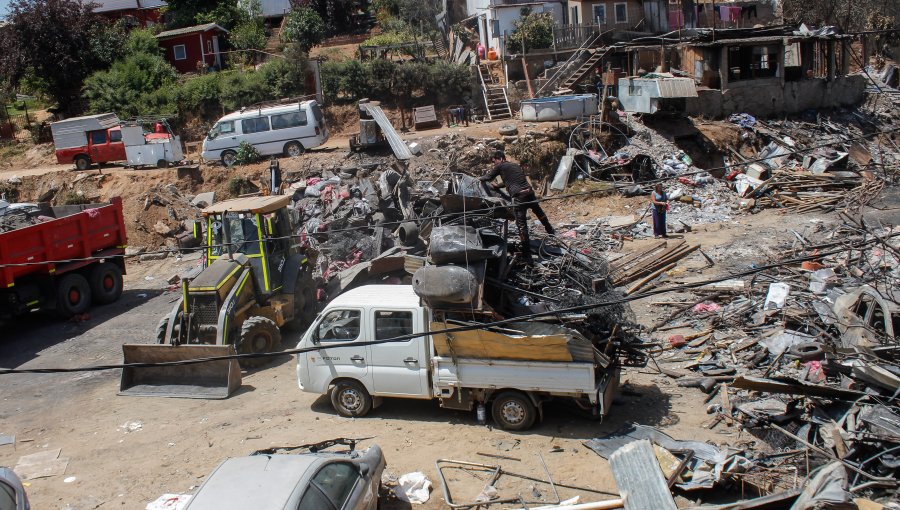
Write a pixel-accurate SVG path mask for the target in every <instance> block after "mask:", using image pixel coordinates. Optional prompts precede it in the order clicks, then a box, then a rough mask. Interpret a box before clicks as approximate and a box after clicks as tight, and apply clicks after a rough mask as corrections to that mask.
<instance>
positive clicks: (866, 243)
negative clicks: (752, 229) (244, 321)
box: [0, 233, 900, 375]
mask: <svg viewBox="0 0 900 510" xmlns="http://www.w3.org/2000/svg"><path fill="white" fill-rule="evenodd" d="M898 236H900V233H894V234H891V235H889V236H886V237H883V238H880V239H878V238H874V239H869V240H865V241H861V242H859V243H854V244H850V245H844V246H841V247H839V248H837V249H834V250H830V251H825V252H819V253H815V254H812V255H806V256H803V257H794V258H791V259H786V260H781V261H778V262H775V263H771V264H766V265H763V266H758V267H752V268H749V269H746V270H744V271H737V272H734V273H729V274H726V275H722V276H718V277H715V278H710V279H708V280H703V281H698V282H690V283H682V284H679V285H673V286H670V287H664V288H659V289H654V290H648V291H645V292H641V293H638V294H632V295H629V296H624V297H621V298H617V299H611V300H607V301H603V302H599V303H590V304H585V305H577V306H571V307H568V308H562V309H557V310H552V311H547V312H538V313H533V314H529V315H521V316H517V317H512V318H509V319H501V320H497V321H493V322H487V323H478V324H472V325H467V326H458V327H453V328H445V329H441V330H431V331H424V332H421V333H412V334H409V335H401V336H397V337H393V338H387V339H382V340H370V341H366V342H347V343H340V344H331V345H327V346H322V345H318V346H315V347H304V348H296V349H287V350H284V351H279V352H270V353H256V354H232V355H226V356H212V357H206V358H195V359H188V360H179V361H168V362H159V363H123V364H115V365H97V366H92V367H78V368H25V369H14V368H5V369H0V375H6V374H54V373H73V372H98V371H105V370H117V369H123V368H150V367H165V366H179V365H194V364H197V363H209V362H213V361H224V360H230V359H236V360H240V359H249V358H266V357H276V356H285V355H294V354H304V353H307V352H314V351H320V350H323V349H325V350H327V349H339V348H344V347H365V346H370V345H379V344H386V343H396V342H405V341H407V340H411V339H414V338H420V337H423V336H429V335H435V334H448V333H459V332H464V331H473V330H476V329H485V328H490V327H494V326H502V325H505V324H510V323H514V322H522V321H528V320H533V319H540V318H544V317H558V316H560V315H563V314H567V313H578V312H586V311H588V310H592V309H594V308H602V307H606V306H612V305H617V304H624V303H629V302H631V301H636V300H638V299H643V298H646V297H651V296H657V295H660V294H667V293H670V292H681V291H684V290H690V289H696V288H699V287H703V286H705V285H710V284H713V283H719V282H722V281H726V280H730V279H734V278H740V277H746V276H750V275H754V274H758V273H762V272H765V271H768V270H771V269H776V268H779V267H783V266H784V265H787V264H798V263H802V262H806V261H810V260H818V259H821V258H823V257H827V256H830V255H836V254H839V253H846V252H847V250H850V249H856V250H858V249H861V248H864V247H867V246H869V245H872V244H877V243H880V242H881V241H883V240H884V239H886V238H894V237H898ZM188 345H208V344H188ZM645 345H651V344H645Z"/></svg>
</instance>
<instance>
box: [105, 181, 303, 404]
mask: <svg viewBox="0 0 900 510" xmlns="http://www.w3.org/2000/svg"><path fill="white" fill-rule="evenodd" d="M290 203H291V197H290V196H289V195H275V196H260V197H249V198H237V199H233V200H226V201H224V202H219V203H216V204H213V205H212V206H210V207H208V208H206V209H204V210H203V212H202V214H203V218H204V220H205V223H206V231H205V241H206V245H207V247H206V248H205V257H204V265H203V270H202V271H201V272H200V273H199V274H197V275H196V276H195V277H193V278H184V279H183V280H182V283H181V298H180V299H179V300H178V302H177V303H176V305H175V306H174V307H173V309H172V311H171V312H169V314H168V315H166V316H165V317H163V318H162V320H161V321H160V323H159V327H158V329H157V338H156V339H157V344H156V345H153V344H129V345H123V346H122V347H123V354H124V358H125V363H126V364H133V363H157V362H170V361H181V360H187V359H196V358H205V357H213V356H223V355H227V354H235V353H263V352H272V351H275V350H277V349H278V348H279V346H280V345H281V330H280V328H282V327H291V326H295V327H297V328H300V327H303V326H306V325H308V324H309V322H310V321H311V320H312V319H313V318H314V317H315V314H316V311H317V310H316V308H317V305H316V299H315V286H314V283H313V281H312V277H311V266H312V262H311V261H310V258H309V255H308V253H306V251H305V250H304V249H302V248H300V247H299V246H298V244H297V242H296V238H293V237H291V234H292V233H293V232H294V228H293V226H294V225H293V221H292V216H291V211H290V210H289V209H288V207H287V206H288V205H289V204H290ZM201 226H202V225H201V222H199V221H198V222H196V223H195V224H194V235H195V236H198V237H199V236H201V235H202V232H203V230H202V228H201ZM268 359H270V358H249V359H246V360H242V364H243V365H244V366H245V367H247V366H256V365H258V364H261V363H263V362H264V361H265V360H268ZM240 377H241V375H240V367H239V366H238V363H237V362H236V361H235V360H221V361H214V362H207V363H197V364H187V365H171V366H162V367H159V366H149V367H129V368H126V369H124V370H123V371H122V381H121V386H120V392H119V393H120V394H122V395H137V396H166V397H189V398H226V397H228V396H229V395H230V394H231V393H232V392H233V391H235V390H236V389H237V388H238V387H240V380H241V379H240Z"/></svg>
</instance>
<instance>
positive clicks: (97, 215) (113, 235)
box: [0, 197, 127, 288]
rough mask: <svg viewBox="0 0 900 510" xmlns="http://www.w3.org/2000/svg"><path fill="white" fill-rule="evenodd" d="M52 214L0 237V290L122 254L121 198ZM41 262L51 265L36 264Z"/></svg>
mask: <svg viewBox="0 0 900 510" xmlns="http://www.w3.org/2000/svg"><path fill="white" fill-rule="evenodd" d="M53 213H54V215H55V216H56V218H55V219H53V220H50V221H46V222H44V223H38V224H36V225H30V226H27V227H22V228H19V229H16V230H12V231H9V232H3V233H0V287H2V288H6V287H12V286H13V285H14V284H15V281H16V279H17V278H21V277H23V276H27V275H30V274H34V273H55V272H57V271H59V270H62V269H65V268H63V267H62V266H64V265H65V266H66V268H69V267H71V266H73V265H74V266H78V265H87V264H89V263H90V261H85V260H80V259H87V258H89V257H95V256H98V255H99V256H111V255H115V254H121V253H124V251H125V245H126V243H127V241H126V238H125V219H124V217H123V216H122V199H121V198H118V197H116V198H113V199H112V200H111V201H110V203H108V204H90V205H82V206H64V207H55V208H53ZM73 259H75V260H73ZM44 261H51V262H50V263H47V264H35V263H36V262H44ZM52 261H71V262H66V263H65V264H55V263H52ZM8 264H28V265H18V266H17V265H8Z"/></svg>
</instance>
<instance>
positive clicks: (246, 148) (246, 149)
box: [235, 141, 262, 165]
mask: <svg viewBox="0 0 900 510" xmlns="http://www.w3.org/2000/svg"><path fill="white" fill-rule="evenodd" d="M235 159H236V160H237V162H238V163H240V164H242V165H246V164H249V163H256V162H257V161H259V160H260V159H262V156H261V155H260V154H259V151H258V150H256V147H254V146H253V145H251V144H250V142H247V141H243V142H241V144H240V145H238V150H237V156H236V158H235Z"/></svg>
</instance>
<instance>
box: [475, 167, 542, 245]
mask: <svg viewBox="0 0 900 510" xmlns="http://www.w3.org/2000/svg"><path fill="white" fill-rule="evenodd" d="M491 163H493V164H494V168H493V169H491V171H490V172H488V173H486V174H484V175H482V176H481V177H480V179H481V180H482V181H485V182H490V181H492V180H494V178H496V177H497V176H498V175H499V176H500V177H501V178H502V179H503V186H506V191H508V192H509V195H510V196H511V197H512V199H513V204H515V207H516V208H515V216H516V227H517V228H518V229H519V237H520V238H521V239H522V254H523V255H525V257H526V260H529V261H530V258H531V241H530V239H529V236H528V220H527V219H526V214H527V213H528V210H529V209H531V211H532V212H534V215H535V216H537V219H538V220H540V222H541V224H543V225H544V230H546V231H547V233H548V234H550V235H554V234H555V233H556V232H555V231H554V230H553V225H551V224H550V220H549V219H547V215H546V214H544V210H543V209H541V205H540V204H539V203H538V202H537V197H535V195H534V190H533V189H531V185H529V184H528V180H527V179H526V178H525V172H523V171H522V167H520V166H519V165H517V164H515V163H510V162H509V161H506V155H505V154H503V151H496V152H494V154H493V155H492V156H491ZM499 187H500V186H499V185H497V184H494V188H499Z"/></svg>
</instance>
